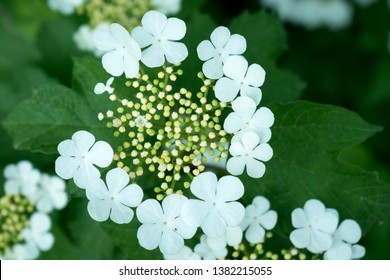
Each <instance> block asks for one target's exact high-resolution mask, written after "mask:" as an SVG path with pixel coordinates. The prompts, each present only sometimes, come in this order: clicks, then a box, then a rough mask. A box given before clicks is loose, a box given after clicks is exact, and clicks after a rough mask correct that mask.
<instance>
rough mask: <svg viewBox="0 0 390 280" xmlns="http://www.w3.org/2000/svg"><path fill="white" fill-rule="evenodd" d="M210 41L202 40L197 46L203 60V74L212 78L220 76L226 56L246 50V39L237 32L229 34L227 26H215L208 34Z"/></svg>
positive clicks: (215, 78)
mask: <svg viewBox="0 0 390 280" xmlns="http://www.w3.org/2000/svg"><path fill="white" fill-rule="evenodd" d="M210 39H211V41H209V40H204V41H202V42H201V43H200V44H199V45H198V48H197V52H198V56H199V59H200V60H202V61H205V63H204V64H203V67H202V71H203V73H204V75H205V76H206V77H207V78H209V79H213V80H217V79H219V78H222V76H223V71H222V67H223V64H224V62H225V61H226V59H227V58H229V57H230V56H233V55H241V54H243V53H244V52H245V50H246V40H245V38H244V37H243V36H241V35H239V34H233V35H231V34H230V31H229V29H228V28H226V27H224V26H220V27H217V28H216V29H215V30H214V31H213V32H212V33H211V36H210Z"/></svg>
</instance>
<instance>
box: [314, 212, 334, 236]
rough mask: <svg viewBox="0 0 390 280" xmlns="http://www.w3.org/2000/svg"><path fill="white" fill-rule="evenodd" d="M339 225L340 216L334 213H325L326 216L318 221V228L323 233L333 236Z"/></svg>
mask: <svg viewBox="0 0 390 280" xmlns="http://www.w3.org/2000/svg"><path fill="white" fill-rule="evenodd" d="M338 223H339V218H338V215H335V214H334V213H333V212H328V211H325V213H324V215H322V217H321V218H320V219H318V220H317V222H316V227H317V229H319V230H321V231H323V232H326V233H331V234H332V233H333V232H334V231H335V230H336V228H337V224H338Z"/></svg>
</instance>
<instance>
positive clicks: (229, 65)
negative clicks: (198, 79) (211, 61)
mask: <svg viewBox="0 0 390 280" xmlns="http://www.w3.org/2000/svg"><path fill="white" fill-rule="evenodd" d="M222 69H223V73H224V75H225V76H226V77H222V78H221V79H219V80H218V81H217V83H216V84H215V96H216V97H217V98H218V99H219V100H220V101H222V102H230V101H233V100H234V99H235V98H236V96H237V94H238V93H240V95H242V96H248V97H250V98H252V99H253V101H255V103H256V105H257V104H259V103H260V100H261V97H262V93H261V90H260V88H259V87H260V86H262V85H263V83H264V80H265V71H264V69H263V68H262V67H261V66H260V65H259V64H252V65H250V66H249V67H248V61H247V60H246V59H245V58H244V57H242V56H231V57H229V58H228V59H227V60H226V61H225V63H224V65H223V68H222Z"/></svg>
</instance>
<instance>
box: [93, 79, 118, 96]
mask: <svg viewBox="0 0 390 280" xmlns="http://www.w3.org/2000/svg"><path fill="white" fill-rule="evenodd" d="M113 82H114V77H111V78H109V79H108V80H107V82H106V84H103V83H97V84H96V86H95V88H94V90H93V92H94V93H95V94H103V93H105V92H106V91H107V93H109V94H111V93H113V92H114V88H112V87H111V85H112V83H113Z"/></svg>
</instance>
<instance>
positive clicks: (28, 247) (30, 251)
mask: <svg viewBox="0 0 390 280" xmlns="http://www.w3.org/2000/svg"><path fill="white" fill-rule="evenodd" d="M38 257H39V249H38V247H37V246H36V245H35V244H32V243H23V244H15V245H14V246H13V247H12V248H11V250H9V251H6V252H5V254H4V255H3V256H0V260H3V259H4V260H34V259H36V258H38Z"/></svg>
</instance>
